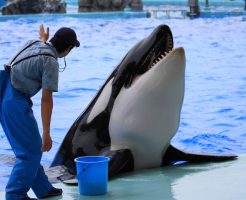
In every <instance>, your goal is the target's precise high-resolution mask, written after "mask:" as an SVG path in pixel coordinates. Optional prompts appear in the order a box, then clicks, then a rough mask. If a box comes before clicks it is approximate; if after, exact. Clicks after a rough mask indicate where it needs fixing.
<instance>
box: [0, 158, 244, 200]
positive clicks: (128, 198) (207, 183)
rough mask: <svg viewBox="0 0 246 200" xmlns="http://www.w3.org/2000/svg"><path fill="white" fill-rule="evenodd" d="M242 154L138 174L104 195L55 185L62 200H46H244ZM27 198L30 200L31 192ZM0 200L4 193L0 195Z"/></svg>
mask: <svg viewBox="0 0 246 200" xmlns="http://www.w3.org/2000/svg"><path fill="white" fill-rule="evenodd" d="M245 169H246V155H241V156H239V158H238V159H236V160H233V161H228V162H221V163H207V164H187V165H180V166H171V167H165V168H158V169H151V170H144V171H138V172H134V173H130V174H126V175H124V176H121V177H118V178H115V179H114V180H111V181H109V184H108V193H107V194H106V195H102V196H83V195H80V194H79V192H78V187H77V186H67V185H64V184H62V183H59V184H56V186H57V187H61V188H63V191H64V194H63V196H62V197H56V198H49V199H50V200H60V199H63V200H70V199H71V200H76V199H79V200H92V199H93V200H94V199H100V200H150V199H156V200H159V199H165V200H197V199H199V200H208V199H209V200H232V199H236V200H245V198H246V189H245V187H246V185H245V180H246V173H245ZM29 195H30V196H32V197H34V194H33V193H32V192H29ZM0 199H4V192H1V193H0Z"/></svg>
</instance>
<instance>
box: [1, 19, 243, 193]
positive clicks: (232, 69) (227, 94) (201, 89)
mask: <svg viewBox="0 0 246 200" xmlns="http://www.w3.org/2000/svg"><path fill="white" fill-rule="evenodd" d="M41 23H43V24H44V25H45V27H46V26H49V27H50V30H51V33H50V34H51V35H53V34H54V32H55V31H56V30H57V29H58V28H60V27H62V26H69V27H71V28H73V29H75V30H76V32H77V34H78V38H79V40H80V42H81V46H80V47H79V48H78V49H73V50H72V52H71V54H70V55H69V56H68V57H67V64H68V67H67V69H66V70H65V72H63V73H60V78H59V92H58V93H55V94H54V110H53V116H52V125H51V135H52V138H53V148H52V150H51V151H50V152H48V153H44V155H43V158H42V163H43V165H44V166H48V165H49V164H50V163H51V161H52V159H53V158H54V155H55V153H56V152H57V150H58V148H59V146H60V144H61V142H62V140H63V138H64V136H65V135H66V133H67V131H68V129H69V128H70V126H71V125H72V123H73V122H74V120H75V119H76V118H77V117H78V115H79V114H80V113H81V112H82V111H83V110H84V109H85V107H86V106H87V105H88V103H89V102H90V100H91V99H92V98H93V96H94V95H95V94H96V92H97V91H98V89H99V88H100V87H101V85H102V84H103V83H104V81H105V79H106V78H107V77H108V75H109V74H110V73H111V71H112V70H113V69H114V68H115V66H116V65H117V64H118V62H119V61H120V60H121V58H122V57H123V56H124V55H125V54H126V53H127V51H128V50H129V49H130V48H131V47H132V46H133V45H134V44H136V43H137V42H138V41H139V40H141V39H142V38H144V37H146V36H148V35H149V34H150V33H151V31H152V30H153V29H154V28H155V27H156V26H158V25H159V24H167V25H169V26H170V27H171V29H172V31H173V35H174V42H175V46H183V47H184V48H185V51H186V59H187V60H186V61H187V65H186V77H185V80H186V86H185V98H184V103H183V108H182V113H181V121H180V127H179V130H178V132H177V134H176V136H175V137H174V138H173V140H172V143H173V145H175V146H177V147H179V148H181V149H184V150H187V151H194V152H213V153H236V154H241V153H245V152H246V125H245V124H246V103H245V102H246V101H245V98H246V90H245V88H246V70H245V65H246V57H245V55H244V54H245V52H246V37H245V35H246V22H245V21H243V20H242V17H230V18H220V19H202V18H200V19H196V20H189V19H184V20H178V19H168V20H167V19H153V18H137V19H135V18H129V19H120V18H115V19H114V18H112V19H100V18H97V19H93V20H92V19H86V18H79V17H76V18H75V17H69V16H68V17H66V16H65V15H64V17H57V18H56V17H52V18H46V17H45V16H43V17H42V16H41V17H39V18H35V20H34V19H32V17H30V16H29V17H28V18H26V17H25V16H23V17H19V18H13V19H8V20H1V21H0V27H1V28H0V48H1V54H0V66H3V64H5V63H7V62H8V61H9V59H11V57H12V56H13V55H14V52H17V51H18V49H19V48H20V47H21V45H22V44H24V43H25V41H26V40H29V39H36V38H38V31H39V25H40V24H41ZM60 62H61V66H63V61H62V60H61V61H60ZM40 97H41V96H40V93H39V94H37V95H36V96H35V97H34V98H33V102H34V106H33V109H34V112H35V116H36V118H37V121H38V123H39V127H40V132H41V133H42V130H41V128H42V126H41V117H40ZM13 160H14V156H13V153H12V150H11V147H10V146H9V144H8V142H7V139H6V137H5V134H4V132H3V131H2V129H0V191H1V190H4V187H5V185H6V183H7V180H8V176H9V174H10V171H11V167H12V165H13Z"/></svg>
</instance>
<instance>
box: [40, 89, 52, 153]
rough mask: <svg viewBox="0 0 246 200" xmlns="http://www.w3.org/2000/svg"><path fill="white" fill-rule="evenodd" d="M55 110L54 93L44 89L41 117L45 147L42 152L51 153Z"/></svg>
mask: <svg viewBox="0 0 246 200" xmlns="http://www.w3.org/2000/svg"><path fill="white" fill-rule="evenodd" d="M52 109H53V95H52V91H50V90H46V89H43V91H42V99H41V117H42V124H43V145H42V149H41V150H42V151H43V152H44V151H49V150H50V149H51V147H52V140H51V137H50V121H51V115H52Z"/></svg>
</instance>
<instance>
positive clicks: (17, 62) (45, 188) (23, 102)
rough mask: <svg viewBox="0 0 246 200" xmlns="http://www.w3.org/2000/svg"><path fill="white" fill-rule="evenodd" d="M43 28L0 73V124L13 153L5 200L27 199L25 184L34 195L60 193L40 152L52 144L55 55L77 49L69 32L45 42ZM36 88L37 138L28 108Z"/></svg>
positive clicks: (56, 77)
mask: <svg viewBox="0 0 246 200" xmlns="http://www.w3.org/2000/svg"><path fill="white" fill-rule="evenodd" d="M48 38H49V29H48V28H47V32H45V31H44V27H43V25H41V26H40V40H39V41H28V42H27V43H26V45H25V46H24V48H23V49H22V50H21V51H20V52H19V53H18V54H17V55H16V56H15V57H14V59H12V61H11V63H10V64H9V65H5V71H3V70H1V71H0V122H1V125H2V127H3V130H4V132H5V134H6V137H7V138H8V141H9V143H10V145H11V147H12V149H13V151H14V154H15V156H16V159H15V163H14V167H13V170H12V172H11V175H10V178H9V181H8V184H7V186H6V200H28V199H33V198H30V197H28V196H27V192H28V190H29V189H30V188H32V190H33V191H34V193H35V195H36V196H37V197H38V198H47V197H51V196H58V195H61V194H62V190H61V189H57V188H54V187H53V186H52V185H51V183H50V182H49V181H48V177H47V176H46V175H45V173H44V169H43V167H42V166H41V165H40V160H41V157H42V152H46V151H49V150H50V149H51V148H52V139H51V136H50V121H51V114H52V109H53V98H52V93H53V92H56V91H57V90H58V72H59V65H58V62H57V58H58V57H59V58H62V57H65V56H66V55H68V53H69V52H70V51H71V49H72V48H73V47H79V46H80V43H79V41H78V40H77V36H76V34H75V32H74V31H73V30H72V29H70V28H61V29H59V30H58V31H57V32H56V33H55V35H54V37H53V38H51V40H50V43H46V41H47V40H48ZM40 89H42V99H41V117H42V125H43V134H42V139H41V137H40V134H39V130H38V125H37V122H36V119H35V118H34V115H33V111H32V101H31V99H30V98H31V97H32V96H34V95H35V94H36V93H37V92H38V91H39V90H40Z"/></svg>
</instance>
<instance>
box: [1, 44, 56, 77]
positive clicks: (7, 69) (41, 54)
mask: <svg viewBox="0 0 246 200" xmlns="http://www.w3.org/2000/svg"><path fill="white" fill-rule="evenodd" d="M37 42H42V41H40V40H36V41H34V42H32V43H31V44H29V45H27V46H26V47H24V48H23V49H22V50H21V51H19V52H18V53H17V54H16V56H15V57H14V58H13V59H12V61H11V62H10V64H8V65H6V64H5V65H4V69H5V71H7V72H10V71H11V69H12V67H13V66H14V65H16V64H18V63H20V62H22V61H23V60H26V59H29V58H32V57H35V56H49V57H53V58H54V59H56V60H57V58H56V57H55V56H53V55H52V54H48V53H39V54H34V55H30V56H27V57H24V58H22V59H20V60H18V61H16V62H14V61H15V60H16V58H17V57H18V56H19V55H20V54H21V53H22V52H23V51H25V50H26V49H28V48H29V47H31V46H32V45H33V44H35V43H37ZM45 44H46V43H45ZM46 45H48V44H46Z"/></svg>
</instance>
